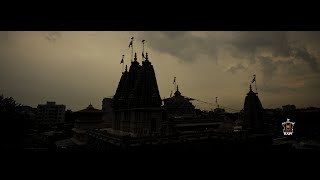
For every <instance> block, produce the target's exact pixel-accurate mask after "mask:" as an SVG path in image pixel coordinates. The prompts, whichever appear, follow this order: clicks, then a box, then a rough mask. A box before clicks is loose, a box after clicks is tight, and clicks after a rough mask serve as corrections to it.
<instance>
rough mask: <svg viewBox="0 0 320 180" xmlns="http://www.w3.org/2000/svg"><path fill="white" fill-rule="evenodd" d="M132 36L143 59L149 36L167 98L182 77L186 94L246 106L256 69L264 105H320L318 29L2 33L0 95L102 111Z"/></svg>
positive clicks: (127, 54) (127, 59)
mask: <svg viewBox="0 0 320 180" xmlns="http://www.w3.org/2000/svg"><path fill="white" fill-rule="evenodd" d="M131 37H134V41H133V47H134V52H137V55H138V61H139V62H140V63H141V60H142V56H141V52H142V42H141V41H142V40H145V48H144V49H145V52H148V55H149V59H150V61H151V63H152V64H153V66H154V69H155V73H156V78H157V81H158V87H159V91H160V95H161V98H168V97H169V96H170V92H171V91H173V92H172V93H174V85H173V79H174V77H176V83H177V84H178V85H179V90H180V92H181V93H182V95H183V96H187V97H192V98H195V99H199V100H202V101H206V102H211V103H213V104H215V97H218V103H219V104H220V105H221V106H225V107H229V108H233V109H238V110H240V109H242V108H243V103H244V98H245V96H246V93H247V92H248V91H249V84H250V82H251V80H252V78H253V75H254V74H255V75H256V80H257V88H258V93H259V98H260V100H261V103H262V105H263V107H264V108H277V107H279V108H280V107H282V105H286V104H295V105H296V106H297V108H303V107H309V106H316V107H320V96H319V95H318V92H320V81H319V79H320V67H319V63H320V62H319V58H320V32H312V31H306V32H303V31H296V32H285V31H277V32H272V31H268V32H263V31H259V32H256V31H249V32H248V31H241V32H239V31H226V32H221V31H212V32H205V31H193V32H188V31H147V32H142V31H139V32H135V31H128V32H125V31H119V32H112V31H106V32H104V31H99V32H94V31H92V32H90V31H74V32H73V31H64V32H47V31H27V32H24V31H10V32H6V31H2V32H0V64H1V66H0V83H1V85H0V94H3V95H4V96H5V97H9V96H11V97H13V98H14V99H15V100H16V101H17V102H18V103H22V104H25V105H30V106H32V107H37V105H38V104H45V103H46V102H47V101H55V102H56V103H57V104H64V105H66V109H71V110H72V111H78V110H81V109H84V108H86V107H87V106H88V105H89V104H90V103H91V104H92V105H93V106H94V107H95V108H99V109H101V106H102V99H103V98H104V97H110V96H113V95H114V93H115V91H116V88H117V85H118V82H119V80H120V76H121V71H122V64H120V61H121V59H122V55H123V54H124V55H125V57H124V63H125V65H128V68H129V67H130V59H131V49H130V48H129V47H128V45H129V43H130V41H131ZM253 89H254V90H255V88H254V87H253ZM193 104H194V105H195V106H196V107H197V108H200V109H203V110H210V109H214V108H215V107H216V106H215V105H212V106H208V104H205V103H200V102H197V101H193Z"/></svg>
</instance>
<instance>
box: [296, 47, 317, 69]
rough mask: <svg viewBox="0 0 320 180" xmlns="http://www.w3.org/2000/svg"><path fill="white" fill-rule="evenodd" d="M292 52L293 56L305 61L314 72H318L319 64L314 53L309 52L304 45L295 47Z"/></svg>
mask: <svg viewBox="0 0 320 180" xmlns="http://www.w3.org/2000/svg"><path fill="white" fill-rule="evenodd" d="M292 54H293V55H294V57H296V58H298V59H301V60H303V61H305V62H306V63H307V64H308V65H309V66H310V68H311V69H312V70H313V71H314V72H319V64H318V62H317V58H316V57H315V56H314V55H312V54H310V53H309V52H308V50H307V49H306V48H305V47H303V48H295V49H294V50H293V53H292Z"/></svg>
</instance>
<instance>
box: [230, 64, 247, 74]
mask: <svg viewBox="0 0 320 180" xmlns="http://www.w3.org/2000/svg"><path fill="white" fill-rule="evenodd" d="M244 69H245V67H244V66H243V65H242V64H237V65H235V66H231V67H230V68H229V69H228V70H227V71H229V72H231V73H232V74H235V73H236V72H238V71H241V70H244Z"/></svg>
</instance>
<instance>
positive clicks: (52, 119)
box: [36, 102, 66, 125]
mask: <svg viewBox="0 0 320 180" xmlns="http://www.w3.org/2000/svg"><path fill="white" fill-rule="evenodd" d="M65 109H66V106H65V105H62V104H61V105H58V104H56V103H55V102H47V104H39V105H38V106H37V115H36V121H37V124H39V125H57V124H62V123H64V121H65Z"/></svg>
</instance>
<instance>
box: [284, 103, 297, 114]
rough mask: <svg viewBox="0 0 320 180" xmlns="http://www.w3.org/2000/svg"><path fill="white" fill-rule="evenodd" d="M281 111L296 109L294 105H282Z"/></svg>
mask: <svg viewBox="0 0 320 180" xmlns="http://www.w3.org/2000/svg"><path fill="white" fill-rule="evenodd" d="M282 109H283V111H285V112H287V111H294V110H296V106H295V105H290V104H288V105H283V106H282Z"/></svg>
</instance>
